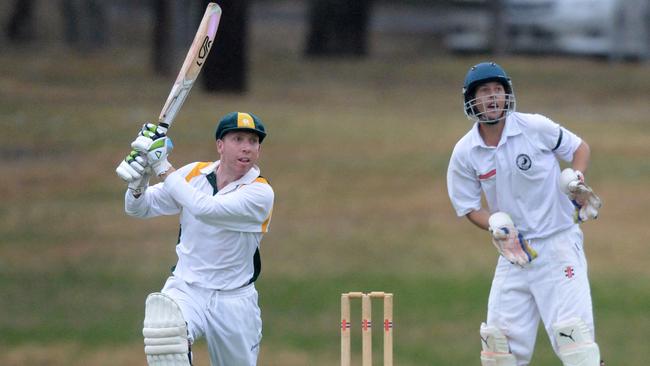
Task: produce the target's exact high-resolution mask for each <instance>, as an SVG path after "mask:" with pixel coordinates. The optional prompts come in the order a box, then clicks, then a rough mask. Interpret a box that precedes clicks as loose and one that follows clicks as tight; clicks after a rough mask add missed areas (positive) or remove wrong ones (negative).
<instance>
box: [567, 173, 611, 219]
mask: <svg viewBox="0 0 650 366" xmlns="http://www.w3.org/2000/svg"><path fill="white" fill-rule="evenodd" d="M560 189H561V190H562V192H564V194H566V195H567V196H568V197H569V199H570V200H571V203H573V205H574V206H575V208H576V211H575V213H574V215H573V216H574V217H573V218H574V221H575V222H576V223H581V222H584V221H587V220H589V219H596V218H598V210H600V208H601V207H602V206H603V202H602V200H601V199H600V197H598V195H596V193H594V191H593V189H591V187H589V186H588V185H587V184H586V183H585V177H584V175H583V174H582V172H580V171H579V170H573V169H571V168H566V169H564V170H563V171H562V174H560Z"/></svg>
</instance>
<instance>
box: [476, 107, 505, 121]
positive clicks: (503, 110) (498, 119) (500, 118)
mask: <svg viewBox="0 0 650 366" xmlns="http://www.w3.org/2000/svg"><path fill="white" fill-rule="evenodd" d="M506 111H507V109H505V108H504V109H502V110H501V115H500V116H499V117H498V118H497V119H486V120H481V117H479V118H478V122H480V123H485V124H486V125H496V124H497V123H499V121H501V120H502V119H505V116H506Z"/></svg>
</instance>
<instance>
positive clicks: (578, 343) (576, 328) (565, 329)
mask: <svg viewBox="0 0 650 366" xmlns="http://www.w3.org/2000/svg"><path fill="white" fill-rule="evenodd" d="M553 335H554V337H555V341H556V342H557V345H558V356H559V357H560V359H561V360H562V364H563V365H564V366H599V365H600V350H599V349H598V345H597V344H596V343H595V342H594V341H593V338H592V336H591V332H590V331H589V328H588V327H587V324H585V322H584V321H582V320H581V319H578V318H571V319H569V320H567V321H564V322H558V323H555V324H553Z"/></svg>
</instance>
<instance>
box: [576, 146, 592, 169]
mask: <svg viewBox="0 0 650 366" xmlns="http://www.w3.org/2000/svg"><path fill="white" fill-rule="evenodd" d="M590 157H591V149H590V148H589V145H588V144H587V143H586V142H584V141H582V142H581V143H580V146H578V148H577V149H576V152H575V153H573V160H572V161H571V167H572V168H573V169H574V170H579V171H581V172H582V173H583V174H585V173H586V171H587V169H588V168H589V159H590Z"/></svg>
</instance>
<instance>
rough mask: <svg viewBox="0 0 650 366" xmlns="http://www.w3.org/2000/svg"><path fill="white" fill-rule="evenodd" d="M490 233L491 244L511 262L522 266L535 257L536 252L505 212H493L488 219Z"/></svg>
mask: <svg viewBox="0 0 650 366" xmlns="http://www.w3.org/2000/svg"><path fill="white" fill-rule="evenodd" d="M488 223H489V230H490V233H491V234H492V244H494V246H495V247H496V248H497V251H498V252H499V254H501V255H502V256H503V257H504V258H505V259H507V260H508V261H509V262H510V263H512V264H517V265H519V266H522V267H523V266H524V265H526V264H528V263H530V262H532V261H533V259H535V258H537V252H536V251H535V249H533V248H532V247H531V246H530V245H529V244H528V241H527V240H526V239H524V237H523V236H522V235H521V234H520V233H519V231H517V228H515V224H514V223H513V222H512V219H511V218H510V216H509V215H508V214H507V213H505V212H495V213H494V214H492V215H491V216H490V219H489V220H488Z"/></svg>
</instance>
